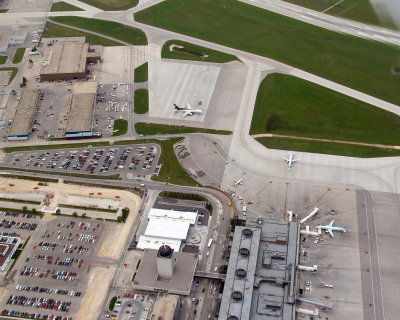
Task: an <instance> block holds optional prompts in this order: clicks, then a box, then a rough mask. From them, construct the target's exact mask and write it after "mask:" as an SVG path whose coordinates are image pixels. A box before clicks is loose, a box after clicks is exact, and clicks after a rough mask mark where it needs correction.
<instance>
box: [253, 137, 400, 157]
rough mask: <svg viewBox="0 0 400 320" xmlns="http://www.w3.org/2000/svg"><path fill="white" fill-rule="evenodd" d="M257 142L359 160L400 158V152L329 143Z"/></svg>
mask: <svg viewBox="0 0 400 320" xmlns="http://www.w3.org/2000/svg"><path fill="white" fill-rule="evenodd" d="M256 140H257V141H258V142H260V143H261V144H263V145H264V146H266V147H267V148H270V149H281V150H291V151H303V152H313V153H325V154H335V155H341V156H348V157H359V158H374V157H391V156H400V150H388V149H381V148H374V147H364V146H357V145H350V144H342V143H327V142H319V141H305V140H297V139H286V138H275V137H273V138H257V139H256Z"/></svg>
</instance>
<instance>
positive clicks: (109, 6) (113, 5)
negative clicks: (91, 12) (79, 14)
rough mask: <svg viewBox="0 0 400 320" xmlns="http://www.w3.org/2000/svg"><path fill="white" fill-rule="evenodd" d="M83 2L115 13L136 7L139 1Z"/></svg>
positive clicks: (100, 0)
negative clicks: (115, 11)
mask: <svg viewBox="0 0 400 320" xmlns="http://www.w3.org/2000/svg"><path fill="white" fill-rule="evenodd" d="M82 2H84V3H87V4H89V5H91V6H93V7H96V8H99V9H102V10H107V11H114V10H127V9H129V8H133V7H136V6H137V4H138V3H139V0H82Z"/></svg>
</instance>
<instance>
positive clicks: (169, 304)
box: [153, 294, 179, 320]
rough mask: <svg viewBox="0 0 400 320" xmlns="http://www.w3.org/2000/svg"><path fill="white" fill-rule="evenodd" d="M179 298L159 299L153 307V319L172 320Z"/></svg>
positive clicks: (170, 296) (174, 296)
mask: <svg viewBox="0 0 400 320" xmlns="http://www.w3.org/2000/svg"><path fill="white" fill-rule="evenodd" d="M178 301H179V296H176V295H170V294H169V295H167V296H162V297H159V298H158V299H157V301H156V305H155V306H154V312H153V316H154V317H153V318H154V319H155V320H158V319H159V318H161V319H162V320H173V319H174V315H175V309H176V307H177V305H178Z"/></svg>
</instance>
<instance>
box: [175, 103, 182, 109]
mask: <svg viewBox="0 0 400 320" xmlns="http://www.w3.org/2000/svg"><path fill="white" fill-rule="evenodd" d="M174 109H175V110H182V108H180V107H178V105H177V104H176V103H174Z"/></svg>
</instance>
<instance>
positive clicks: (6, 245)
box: [0, 236, 21, 272]
mask: <svg viewBox="0 0 400 320" xmlns="http://www.w3.org/2000/svg"><path fill="white" fill-rule="evenodd" d="M20 243H21V239H20V238H17V237H8V236H0V271H1V272H3V271H4V270H6V268H7V265H8V263H9V262H10V260H11V258H12V256H13V255H14V253H15V251H16V250H17V249H18V246H19V245H20Z"/></svg>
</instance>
